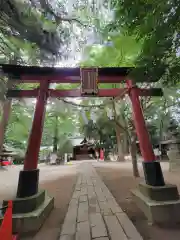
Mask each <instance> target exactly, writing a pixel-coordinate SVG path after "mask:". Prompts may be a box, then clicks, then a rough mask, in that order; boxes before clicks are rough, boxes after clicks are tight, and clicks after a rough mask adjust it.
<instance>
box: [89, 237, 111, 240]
mask: <svg viewBox="0 0 180 240" xmlns="http://www.w3.org/2000/svg"><path fill="white" fill-rule="evenodd" d="M93 240H109V238H108V237H100V238H93Z"/></svg>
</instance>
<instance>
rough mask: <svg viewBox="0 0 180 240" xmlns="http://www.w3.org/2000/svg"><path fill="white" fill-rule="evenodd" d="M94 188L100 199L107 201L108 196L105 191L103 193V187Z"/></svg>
mask: <svg viewBox="0 0 180 240" xmlns="http://www.w3.org/2000/svg"><path fill="white" fill-rule="evenodd" d="M94 189H95V192H96V194H97V198H98V201H100V202H105V201H106V198H105V196H104V193H103V191H102V189H101V188H100V187H95V188H94Z"/></svg>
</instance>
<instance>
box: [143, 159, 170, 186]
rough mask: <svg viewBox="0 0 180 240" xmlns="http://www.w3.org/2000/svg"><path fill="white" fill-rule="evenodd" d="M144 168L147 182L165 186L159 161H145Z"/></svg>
mask: <svg viewBox="0 0 180 240" xmlns="http://www.w3.org/2000/svg"><path fill="white" fill-rule="evenodd" d="M143 170H144V177H145V181H146V184H148V185H150V186H164V185H165V182H164V177H163V173H162V169H161V165H160V163H159V162H156V161H152V162H143Z"/></svg>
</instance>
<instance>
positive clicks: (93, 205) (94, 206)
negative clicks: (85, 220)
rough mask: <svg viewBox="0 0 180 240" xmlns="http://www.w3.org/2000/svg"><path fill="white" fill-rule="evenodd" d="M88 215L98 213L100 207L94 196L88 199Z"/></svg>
mask: <svg viewBox="0 0 180 240" xmlns="http://www.w3.org/2000/svg"><path fill="white" fill-rule="evenodd" d="M89 213H100V207H99V204H98V201H97V198H96V196H94V197H91V198H89Z"/></svg>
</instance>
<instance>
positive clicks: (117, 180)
mask: <svg viewBox="0 0 180 240" xmlns="http://www.w3.org/2000/svg"><path fill="white" fill-rule="evenodd" d="M125 165H126V164H125ZM130 166H131V165H130ZM95 167H96V170H97V172H98V174H99V175H100V176H101V178H102V179H103V181H104V183H105V184H106V186H107V187H108V188H109V190H110V191H111V193H112V194H113V196H114V197H115V198H116V201H117V202H118V203H119V205H120V206H121V207H122V209H123V210H124V211H125V212H126V213H127V215H128V216H129V218H130V219H131V220H132V222H133V223H134V225H135V226H136V228H137V229H138V231H139V233H140V234H141V235H142V237H143V239H144V240H150V239H151V240H160V239H163V240H179V239H180V226H179V228H178V229H167V228H166V229H165V228H160V227H157V226H152V225H151V224H148V221H147V219H146V217H145V216H144V214H143V213H142V212H141V211H140V209H138V208H137V206H136V204H135V202H134V201H133V200H132V195H131V192H130V191H131V189H134V188H136V186H137V184H138V183H139V181H142V171H141V177H140V178H137V179H135V178H134V177H132V170H131V167H130V168H129V167H124V166H123V168H119V167H118V168H115V167H114V166H113V167H111V166H110V165H109V166H107V167H106V166H104V164H103V166H102V167H101V166H95ZM179 174H180V173H169V172H168V171H167V169H166V170H165V172H164V176H165V180H166V181H167V182H170V183H176V184H177V185H178V188H180V181H179V180H180V177H179Z"/></svg>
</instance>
